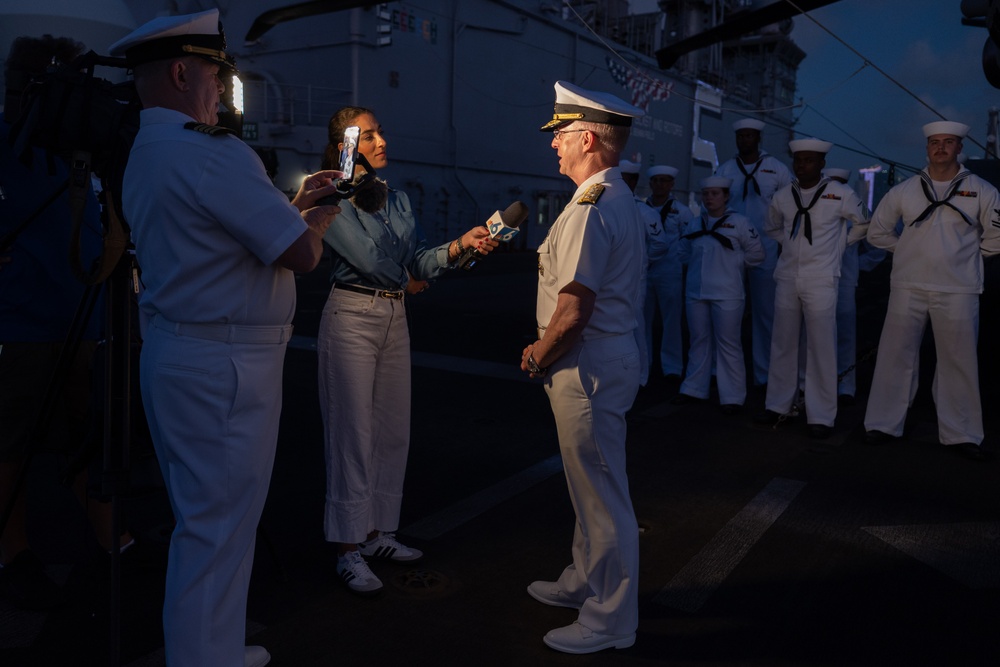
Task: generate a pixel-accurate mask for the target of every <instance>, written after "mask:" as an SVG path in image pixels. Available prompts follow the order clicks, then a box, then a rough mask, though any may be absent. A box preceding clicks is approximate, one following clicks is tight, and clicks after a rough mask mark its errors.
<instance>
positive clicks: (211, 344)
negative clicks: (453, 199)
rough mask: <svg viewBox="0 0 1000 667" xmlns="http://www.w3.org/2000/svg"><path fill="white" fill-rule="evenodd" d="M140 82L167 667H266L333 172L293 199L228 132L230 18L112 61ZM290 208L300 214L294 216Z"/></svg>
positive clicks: (138, 39)
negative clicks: (303, 331)
mask: <svg viewBox="0 0 1000 667" xmlns="http://www.w3.org/2000/svg"><path fill="white" fill-rule="evenodd" d="M111 54H112V55H124V56H125V57H126V59H127V60H128V63H129V66H130V67H131V68H133V69H134V71H135V83H136V90H137V91H138V93H139V97H140V99H141V100H142V104H143V110H142V112H141V121H140V122H141V126H140V129H139V132H138V135H137V136H136V138H135V143H134V145H133V147H132V152H131V154H130V157H129V161H128V167H127V169H126V172H125V180H124V186H123V203H124V211H125V216H126V217H127V219H128V222H129V223H130V225H131V227H132V234H133V240H134V241H135V247H136V256H137V258H138V261H139V264H140V266H141V268H142V281H143V283H144V285H145V291H144V292H143V293H142V296H141V298H140V301H139V307H140V308H141V310H142V312H143V314H144V315H145V316H147V317H148V318H150V320H151V324H150V326H149V327H148V330H147V332H146V338H145V341H144V345H143V348H142V355H141V358H140V384H141V387H142V399H143V405H144V407H145V410H146V416H147V418H148V421H149V429H150V433H151V435H152V439H153V445H154V447H155V450H156V455H157V458H158V460H159V464H160V470H161V472H162V474H163V479H164V482H165V484H166V488H167V494H168V496H169V498H170V504H171V507H172V509H173V512H174V518H175V520H176V526H175V528H174V531H173V534H172V535H171V538H170V551H169V558H168V564H167V579H166V586H165V597H164V604H163V634H164V642H165V648H166V662H167V665H169V666H171V667H246V666H248V665H253V666H254V667H259V666H260V665H264V664H266V663H267V662H268V661H269V660H270V656H269V654H268V653H267V651H266V650H264V649H263V648H261V647H259V646H254V647H246V648H245V647H244V641H245V637H246V602H247V588H248V586H249V581H250V571H251V569H252V567H253V554H254V542H255V537H256V530H257V523H258V521H259V519H260V514H261V511H262V509H263V507H264V500H265V498H266V496H267V488H268V482H269V480H270V476H271V467H272V464H273V462H274V452H275V445H276V443H277V435H278V417H279V413H280V411H281V374H282V364H283V362H284V356H285V346H286V343H287V342H288V339H289V337H290V336H291V331H292V327H291V324H290V322H291V319H292V314H293V313H294V312H295V284H294V276H293V273H292V271H310V270H312V269H313V268H314V267H315V266H316V264H317V263H318V262H319V259H320V256H321V253H322V243H321V239H322V236H323V232H324V231H325V230H326V228H327V227H328V226H329V224H330V220H331V219H332V216H333V215H334V214H335V213H336V212H337V211H338V210H339V209H337V208H336V207H326V206H324V207H315V208H314V207H313V206H314V203H315V201H316V200H317V199H319V198H320V197H322V196H324V195H327V194H331V193H332V192H333V191H334V187H333V186H332V181H331V177H333V176H336V175H338V172H333V171H328V172H321V173H319V174H315V175H313V176H310V177H308V178H307V179H306V181H305V182H304V184H303V187H302V189H301V190H300V191H299V193H298V195H297V196H296V198H295V200H294V201H293V202H292V203H291V204H290V203H289V202H288V198H287V197H286V196H285V195H284V194H283V193H282V192H280V191H279V190H277V189H276V188H275V187H274V186H273V185H272V184H271V181H270V179H268V176H267V173H266V171H265V169H264V166H263V164H261V161H260V159H259V158H258V157H257V155H256V154H255V153H254V152H253V150H251V149H250V148H249V147H248V146H247V145H246V144H244V143H243V142H242V141H240V140H239V139H238V138H236V137H235V136H232V134H231V133H230V132H229V131H227V130H224V129H223V128H220V127H216V126H215V123H216V122H217V121H218V113H217V111H218V104H219V98H220V94H221V93H222V91H223V84H222V82H221V79H222V78H223V75H224V73H226V74H232V73H233V71H234V69H235V64H234V62H233V60H232V59H231V58H230V57H229V56H228V55H227V54H226V52H225V38H224V37H223V35H222V34H221V25H220V23H219V12H218V10H214V9H213V10H209V11H206V12H201V13H198V14H190V15H184V16H176V17H164V18H158V19H154V20H153V21H150V22H149V23H147V24H145V25H143V26H141V27H139V28H138V29H136V30H135V31H134V32H132V33H131V34H130V35H128V36H126V37H125V38H123V39H122V40H120V41H119V42H117V43H116V44H114V45H113V46H112V47H111ZM293 204H294V205H293Z"/></svg>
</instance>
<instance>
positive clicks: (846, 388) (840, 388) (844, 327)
mask: <svg viewBox="0 0 1000 667" xmlns="http://www.w3.org/2000/svg"><path fill="white" fill-rule="evenodd" d="M852 248H853V246H852ZM856 290H857V288H856V287H855V286H854V278H853V277H852V278H850V279H847V280H845V279H844V278H843V276H841V279H840V280H839V281H838V282H837V377H838V378H840V374H841V373H844V377H842V378H840V381H839V382H838V383H837V394H846V395H848V396H854V395H855V393H856V392H857V377H856V376H857V373H856V371H855V369H854V368H851V366H853V365H854V364H856V363H857V359H858V315H857V305H856V302H855V291H856ZM848 368H851V370H849V371H848V370H847V369H848ZM845 371H846V372H845Z"/></svg>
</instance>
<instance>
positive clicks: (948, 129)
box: [924, 120, 969, 139]
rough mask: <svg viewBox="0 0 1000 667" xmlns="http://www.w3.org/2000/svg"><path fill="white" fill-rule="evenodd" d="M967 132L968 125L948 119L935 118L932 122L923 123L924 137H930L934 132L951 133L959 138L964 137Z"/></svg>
mask: <svg viewBox="0 0 1000 667" xmlns="http://www.w3.org/2000/svg"><path fill="white" fill-rule="evenodd" d="M968 133H969V126H968V125H963V124H962V123H955V122H953V121H950V120H936V121H934V122H933V123H927V124H926V125H924V137H925V138H930V137H933V136H934V135H935V134H951V135H954V136H956V137H958V138H959V139H964V138H965V135H967V134H968Z"/></svg>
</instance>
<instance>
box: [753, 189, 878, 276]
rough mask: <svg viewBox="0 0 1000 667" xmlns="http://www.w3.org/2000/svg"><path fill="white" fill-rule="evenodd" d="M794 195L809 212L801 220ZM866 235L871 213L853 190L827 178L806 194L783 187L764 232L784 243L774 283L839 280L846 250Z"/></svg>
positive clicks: (777, 195)
mask: <svg viewBox="0 0 1000 667" xmlns="http://www.w3.org/2000/svg"><path fill="white" fill-rule="evenodd" d="M817 194H818V197H817ZM795 196H798V197H799V201H800V202H801V204H802V207H803V208H808V209H809V210H808V212H807V213H802V214H801V215H798V211H799V205H798V204H796V202H795ZM810 204H812V205H811V206H810ZM867 231H868V209H867V208H865V206H864V204H862V203H861V200H860V199H859V198H858V195H857V194H855V192H854V190H852V189H851V188H849V187H848V186H846V185H844V184H842V183H838V182H837V181H833V180H830V179H824V180H822V181H820V182H819V183H818V184H817V185H816V187H813V188H809V189H807V190H801V189H800V188H799V185H798V183H792V184H791V185H788V186H786V187H784V188H782V189H781V190H779V191H778V192H776V193H775V195H774V198H773V199H772V200H771V206H770V209H769V210H768V218H767V224H766V227H765V233H766V234H767V235H768V236H769V237H770V238H772V239H774V240H775V241H777V242H778V243H780V244H781V257H779V258H778V264H777V266H776V267H775V270H774V277H775V279H782V278H798V277H806V276H825V277H833V278H839V277H840V264H841V258H842V257H843V254H844V248H845V247H846V246H847V245H848V244H850V243H857V242H858V241H860V240H861V239H863V238H864V237H865V234H866V233H867ZM810 238H811V240H810Z"/></svg>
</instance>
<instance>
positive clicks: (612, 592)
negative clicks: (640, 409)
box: [545, 333, 639, 635]
mask: <svg viewBox="0 0 1000 667" xmlns="http://www.w3.org/2000/svg"><path fill="white" fill-rule="evenodd" d="M638 388H639V353H638V351H637V350H636V346H635V339H634V337H633V335H632V334H631V333H628V334H622V335H617V336H611V337H607V338H597V339H592V340H585V341H581V342H579V343H577V345H575V346H574V347H573V348H572V349H571V350H569V351H568V352H566V354H564V355H563V356H562V357H560V358H559V359H558V360H557V361H556V362H555V363H554V364H552V366H551V367H550V369H549V377H548V379H547V380H546V383H545V390H546V393H547V394H548V396H549V402H550V403H551V405H552V413H553V415H554V416H555V421H556V428H557V431H558V435H559V451H560V452H561V454H562V460H563V468H564V470H565V473H566V482H567V486H568V488H569V496H570V500H571V501H572V503H573V509H574V510H575V512H576V529H575V531H574V535H573V549H572V552H573V564H572V565H570V566H569V567H567V568H566V569H565V570H564V571H563V573H562V575H560V577H559V587H560V588H561V589H562V590H563V591H565V592H566V594H567V595H569V597H570V598H572V599H577V600H584V603H583V606H582V607H581V609H580V616H579V621H580V623H581V624H583V625H584V626H586V627H588V628H590V629H591V630H593V631H594V632H598V633H602V634H615V635H618V634H622V635H623V634H629V633H632V632H635V630H636V628H637V627H638V625H639V527H638V524H637V522H636V519H635V512H634V510H633V509H632V500H631V498H630V497H629V490H628V477H627V475H626V472H625V436H626V425H625V412H626V411H627V410H628V409H629V408H630V407H631V406H632V401H633V400H634V399H635V395H636V392H637V391H638Z"/></svg>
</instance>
